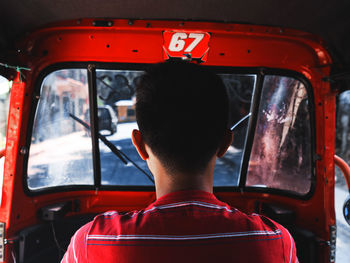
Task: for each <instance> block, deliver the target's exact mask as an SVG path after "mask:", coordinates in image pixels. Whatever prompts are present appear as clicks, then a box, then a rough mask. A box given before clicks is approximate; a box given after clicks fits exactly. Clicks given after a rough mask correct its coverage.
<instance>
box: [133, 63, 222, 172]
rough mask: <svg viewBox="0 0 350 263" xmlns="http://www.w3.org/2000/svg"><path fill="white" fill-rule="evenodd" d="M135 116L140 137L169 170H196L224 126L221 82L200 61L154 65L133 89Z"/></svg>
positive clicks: (214, 147) (212, 150)
mask: <svg viewBox="0 0 350 263" xmlns="http://www.w3.org/2000/svg"><path fill="white" fill-rule="evenodd" d="M136 119H137V124H138V126H139V129H140V132H141V135H142V137H143V139H144V141H145V142H146V144H147V145H148V146H149V147H150V148H151V149H152V152H153V153H154V154H155V155H156V156H157V157H158V158H159V159H160V161H161V162H162V163H163V165H165V167H166V168H167V169H168V170H169V171H180V172H200V171H202V169H204V168H206V166H207V165H208V162H209V160H210V159H211V158H212V157H213V156H214V155H215V153H216V152H217V150H218V148H219V147H220V145H221V144H222V142H223V138H224V135H225V130H226V129H227V121H228V98H227V93H226V89H225V86H224V84H223V82H222V80H221V78H220V77H219V76H217V75H216V74H214V73H213V72H211V70H210V69H209V68H207V67H205V66H199V65H196V64H193V63H189V62H165V63H160V64H156V65H153V66H152V67H150V68H149V69H148V70H147V71H146V72H145V74H144V75H143V76H142V77H141V79H140V82H139V85H138V87H137V89H136Z"/></svg>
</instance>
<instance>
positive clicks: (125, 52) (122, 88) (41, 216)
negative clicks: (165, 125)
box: [0, 0, 350, 263]
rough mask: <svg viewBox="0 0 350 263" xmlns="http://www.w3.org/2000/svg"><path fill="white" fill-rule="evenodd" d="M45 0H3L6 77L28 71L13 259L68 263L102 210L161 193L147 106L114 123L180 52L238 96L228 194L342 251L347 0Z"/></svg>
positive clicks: (223, 194) (3, 258)
mask: <svg viewBox="0 0 350 263" xmlns="http://www.w3.org/2000/svg"><path fill="white" fill-rule="evenodd" d="M34 2H36V3H37V5H34V4H33V3H34ZM34 2H33V1H32V2H31V3H32V4H33V5H31V6H28V5H29V3H24V2H23V1H8V2H6V3H5V2H4V3H1V4H0V10H2V11H3V14H2V16H1V18H0V19H1V21H2V22H3V23H2V25H3V28H0V30H2V31H0V47H1V49H0V63H1V64H0V65H1V66H0V74H1V75H3V76H5V77H6V78H8V79H12V80H13V85H12V88H11V102H10V111H9V121H8V129H7V141H6V150H5V151H0V156H4V157H5V169H4V174H3V178H2V181H3V187H2V188H3V189H2V198H1V206H0V262H7V263H10V262H20V263H23V262H59V260H60V259H61V257H62V255H63V253H64V251H65V249H66V247H67V245H68V243H69V241H70V238H71V236H72V235H73V233H74V232H75V231H76V230H77V229H78V228H79V227H80V226H82V225H83V224H84V223H86V222H88V221H89V220H91V219H92V218H93V217H94V216H95V215H96V214H98V213H101V212H105V211H107V210H117V211H120V212H127V211H130V210H134V209H141V208H143V207H145V206H147V205H148V204H149V203H151V202H152V201H154V200H155V192H154V190H155V189H154V182H153V178H152V175H151V174H150V172H149V170H148V168H147V166H146V164H145V163H144V162H143V161H142V160H141V159H140V158H139V157H138V155H137V153H136V150H134V148H133V146H132V143H131V140H130V133H131V130H132V129H133V128H136V127H137V125H136V123H135V121H134V119H133V118H130V121H128V122H123V123H118V132H117V133H115V132H114V133H115V134H113V136H110V137H105V136H104V135H103V132H101V130H103V129H104V128H106V129H107V130H110V131H111V133H112V132H113V130H114V127H113V124H115V130H116V127H117V120H116V118H114V117H113V116H112V115H113V114H112V112H113V109H110V107H111V106H113V105H116V103H117V102H118V100H127V101H132V99H133V97H134V92H135V90H134V88H133V83H136V82H137V80H138V78H139V76H140V75H141V74H142V73H143V71H144V70H145V69H146V68H147V66H149V65H150V64H153V63H157V62H160V61H165V60H177V59H184V60H189V61H190V62H191V63H200V64H202V65H204V66H206V67H209V68H210V69H211V70H212V71H214V72H215V73H217V74H218V75H219V76H220V77H221V78H222V79H223V81H224V83H225V85H226V88H227V92H228V94H229V97H230V123H231V127H232V130H233V131H234V137H235V138H241V139H240V140H238V139H237V140H236V141H234V142H233V144H232V146H231V147H230V149H229V151H228V153H227V154H226V155H225V157H224V158H222V159H221V160H219V161H218V163H217V166H216V169H215V174H214V191H215V194H216V196H217V197H218V198H219V199H221V200H223V201H225V202H227V203H229V204H230V205H232V206H234V207H237V208H238V209H240V210H242V211H244V212H247V213H252V212H257V213H261V214H264V215H267V216H269V217H271V218H272V219H274V220H276V221H278V222H280V223H281V224H283V225H284V226H286V227H287V228H288V229H289V230H290V232H291V234H292V235H293V237H294V239H295V241H296V246H297V251H298V258H299V260H300V262H334V261H335V251H336V242H335V241H336V218H335V210H334V187H335V179H334V167H335V165H339V166H340V167H341V169H342V171H343V173H344V175H345V177H346V180H347V182H348V186H349V188H350V169H349V167H348V165H347V164H346V163H345V162H344V161H342V159H340V158H338V157H335V155H334V148H335V147H334V143H335V111H336V110H335V101H336V96H337V94H338V93H339V92H340V91H343V90H346V89H349V88H350V86H349V85H348V84H347V80H348V76H349V71H348V70H347V69H348V67H349V66H350V49H348V46H349V45H348V44H349V40H350V39H349V37H348V33H347V32H348V30H345V29H349V27H350V21H349V19H347V17H348V14H347V13H348V10H349V9H348V8H347V6H346V5H347V4H341V3H337V2H338V1H337V2H336V1H334V2H335V3H333V2H327V3H326V4H325V3H324V5H321V3H320V2H319V1H309V2H308V3H304V2H303V1H290V2H291V3H284V4H283V6H280V4H278V5H275V4H273V3H272V2H273V1H269V0H268V1H264V3H260V2H259V1H251V2H249V1H247V2H246V3H242V4H241V5H238V4H237V3H234V1H217V2H215V6H216V7H213V5H212V4H211V1H203V4H201V5H199V4H198V2H197V1H194V0H187V1H178V2H177V1H164V2H159V1H150V2H149V3H147V6H145V7H144V8H143V6H140V5H141V4H142V3H143V2H142V1H137V0H131V1H128V2H127V3H125V1H123V2H122V1H111V0H110V1H102V2H99V3H98V5H97V4H96V5H94V4H93V2H92V3H89V4H87V3H85V2H84V1H80V0H79V1H68V0H64V1H61V2H62V5H60V3H61V2H60V3H56V2H53V1H43V0H36V1H34ZM292 2H293V3H292ZM339 2H340V1H339ZM155 3H157V4H158V5H159V6H152V4H155ZM314 7H317V8H318V11H315V10H314V9H313V8H314ZM26 8H27V9H26ZM253 11H254V12H253ZM29 12H30V14H33V15H29ZM318 13H319V15H317V14H318ZM36 14H40V15H36ZM81 17H86V18H84V19H81ZM100 17H127V18H128V19H112V18H103V19H102V18H100ZM148 18H149V19H148ZM344 18H346V19H344ZM69 19H73V20H69ZM212 20H216V22H209V21H212ZM227 21H241V23H234V22H227ZM330 21H331V22H330ZM48 22H52V23H51V24H47V23H48ZM246 22H249V24H248V23H246ZM290 28H292V29H290ZM293 28H297V29H293ZM298 29H304V30H307V29H310V30H309V31H311V33H307V32H304V31H300V30H298ZM25 31H29V32H30V33H29V34H25V33H24V32H25ZM321 37H323V38H325V40H326V41H328V42H325V41H324V40H322V39H321ZM327 43H328V44H327ZM337 53H338V54H340V56H337V55H336V54H337ZM110 76H119V77H118V78H113V77H110ZM120 80H123V81H124V82H123V83H124V84H123V85H119V84H120V83H119V81H120ZM184 81H186V80H184ZM101 83H102V84H101ZM100 85H102V86H103V87H104V88H102V89H101V88H99V87H102V86H100ZM117 95H118V96H117ZM119 95H120V96H119ZM183 96H186V94H183ZM178 107H181V105H178ZM208 107H210V105H208ZM85 112H88V113H89V114H88V117H86V116H85ZM107 112H108V113H109V114H110V115H111V116H110V121H109V120H108V121H107V122H106V124H105V123H104V122H103V121H101V119H104V117H103V116H104V114H108V113H107ZM206 125H210V119H208V122H207V123H204V124H203V127H201V128H203V129H205V126H206ZM184 128H186V127H184ZM86 129H88V130H90V131H91V132H89V134H88V135H86ZM101 133H102V134H101ZM203 143H205V142H203ZM349 206H350V202H349V199H348V200H347V201H346V203H345V206H344V213H345V218H346V220H347V222H349V209H350V207H349ZM347 242H349V240H347Z"/></svg>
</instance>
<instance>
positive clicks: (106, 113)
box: [97, 105, 118, 135]
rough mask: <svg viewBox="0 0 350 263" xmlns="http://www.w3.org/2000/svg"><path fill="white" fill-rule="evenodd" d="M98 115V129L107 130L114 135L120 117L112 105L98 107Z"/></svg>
mask: <svg viewBox="0 0 350 263" xmlns="http://www.w3.org/2000/svg"><path fill="white" fill-rule="evenodd" d="M97 116H98V129H99V130H100V132H101V131H103V130H107V131H109V132H110V134H109V135H113V134H114V133H116V132H117V127H118V117H117V115H116V114H115V112H114V110H113V109H112V107H111V106H109V105H106V106H104V107H98V108H97Z"/></svg>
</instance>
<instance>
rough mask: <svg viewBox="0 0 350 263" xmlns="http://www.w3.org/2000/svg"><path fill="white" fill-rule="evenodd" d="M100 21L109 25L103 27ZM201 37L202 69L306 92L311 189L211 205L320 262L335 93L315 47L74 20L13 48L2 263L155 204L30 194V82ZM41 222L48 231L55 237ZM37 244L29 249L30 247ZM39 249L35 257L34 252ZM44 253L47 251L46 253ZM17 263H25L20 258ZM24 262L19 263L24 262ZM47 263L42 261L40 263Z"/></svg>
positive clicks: (241, 192)
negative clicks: (275, 226) (286, 237)
mask: <svg viewBox="0 0 350 263" xmlns="http://www.w3.org/2000/svg"><path fill="white" fill-rule="evenodd" d="M109 23H110V24H109ZM164 31H174V32H185V33H186V32H209V34H210V40H209V51H208V52H207V53H206V54H205V57H203V56H202V55H203V54H201V55H198V56H199V58H202V59H203V60H204V61H203V62H202V64H203V65H205V66H219V67H234V68H252V69H255V70H257V71H259V72H264V71H266V72H267V71H269V70H272V71H273V70H286V71H290V72H294V73H296V74H300V75H301V76H303V78H305V79H306V80H307V81H308V82H309V83H310V86H311V87H312V88H313V89H312V93H313V104H314V126H315V129H314V135H315V138H314V144H315V156H314V157H313V158H315V162H314V163H315V167H314V169H315V170H314V175H315V185H316V186H315V187H314V188H313V189H312V191H311V193H310V194H309V195H307V196H306V197H295V196H293V195H290V194H288V193H286V194H279V193H277V194H276V193H274V192H271V191H264V190H261V189H260V190H259V189H252V188H249V187H236V188H230V189H226V190H223V189H216V190H215V191H216V195H217V197H218V198H219V199H221V200H223V201H225V202H227V203H229V204H230V205H232V206H235V207H237V208H239V209H241V210H243V211H245V212H248V213H251V212H259V213H263V214H266V215H268V216H270V217H271V218H273V219H275V220H277V221H280V222H281V223H283V224H284V225H285V226H287V227H288V228H289V229H290V230H291V232H292V234H293V236H294V238H295V240H296V242H297V247H298V251H299V254H298V256H299V258H300V261H301V262H329V258H330V241H331V237H332V230H333V228H332V226H334V225H335V214H334V183H335V182H334V161H333V159H334V133H335V130H334V125H335V95H336V92H335V90H334V89H332V88H331V86H330V83H329V82H328V81H325V80H324V78H325V77H326V76H329V74H330V70H331V68H330V65H331V64H332V59H331V57H330V55H329V53H328V52H327V50H326V49H325V47H324V46H323V44H322V41H321V40H320V39H319V38H318V37H316V36H314V35H312V34H308V33H304V32H300V31H297V30H290V29H284V28H283V29H282V28H279V27H269V26H253V25H241V24H221V23H208V22H182V21H156V20H135V21H130V20H105V19H104V20H97V19H82V20H74V21H73V20H72V21H66V22H62V23H55V24H52V25H51V26H49V27H46V28H43V29H40V30H37V31H35V32H34V33H32V34H30V35H29V36H28V37H26V38H25V39H24V40H23V41H22V42H20V44H19V45H18V47H17V48H18V49H19V50H21V52H20V54H19V55H18V58H19V60H20V64H21V65H28V66H29V67H30V69H31V70H30V71H28V70H21V74H23V75H20V74H19V73H17V76H16V78H15V80H14V84H13V87H12V90H11V105H10V114H9V125H8V127H9V129H8V134H7V146H6V162H5V173H4V184H3V187H4V189H3V196H2V203H1V209H0V221H1V222H3V223H5V225H6V238H7V240H8V244H7V245H6V251H5V262H12V260H13V253H15V254H16V255H15V257H17V258H18V259H19V262H44V261H46V262H49V260H52V258H50V256H51V257H52V256H53V257H54V258H57V257H58V255H57V252H56V251H57V249H56V244H55V240H54V238H53V236H54V235H55V234H56V235H57V239H59V240H61V241H62V240H64V243H66V244H68V242H69V240H70V237H71V236H72V234H73V233H74V231H75V230H76V229H77V228H78V227H79V226H81V225H82V224H83V223H85V222H87V221H88V220H90V219H91V218H92V216H94V215H95V214H97V213H100V212H104V211H107V210H117V211H120V212H126V211H130V210H133V209H141V208H143V207H145V206H146V205H147V204H149V203H151V202H152V201H154V200H155V193H154V189H153V188H148V190H147V189H146V190H145V189H144V190H142V191H133V190H128V189H124V190H122V191H112V190H104V189H100V188H99V187H97V188H96V189H90V190H86V189H84V190H79V188H77V189H73V190H72V189H69V188H67V189H60V190H53V191H51V192H50V191H49V192H47V193H39V194H37V193H31V192H30V191H29V192H28V189H26V187H25V184H24V183H23V180H24V179H23V176H22V175H23V174H24V167H25V165H26V155H27V153H28V148H27V147H26V146H27V145H28V129H30V128H29V127H30V123H31V118H32V116H31V115H30V114H31V112H32V107H33V98H35V95H36V94H35V90H36V86H37V85H38V84H37V83H36V81H37V80H38V79H39V78H40V76H41V75H42V74H43V72H44V71H45V70H46V69H47V68H48V67H50V66H52V65H55V66H57V67H58V68H59V67H60V65H62V64H61V63H65V64H69V63H74V62H79V63H84V65H96V64H98V63H116V62H118V63H128V64H136V65H138V64H140V65H141V64H149V63H157V62H160V61H163V60H164V56H165V55H164V54H165V53H164V49H163V46H164V42H163V41H164V39H163V35H162V32H164ZM51 224H54V225H55V229H56V233H55V234H54V235H47V233H48V232H51V231H52V227H51ZM38 240H39V241H38ZM39 251H40V253H38V252H39ZM52 251H54V252H52ZM25 259H26V260H25ZM28 259H29V260H28ZM50 262H52V261H50Z"/></svg>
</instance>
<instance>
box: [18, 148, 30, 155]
mask: <svg viewBox="0 0 350 263" xmlns="http://www.w3.org/2000/svg"><path fill="white" fill-rule="evenodd" d="M19 152H20V154H22V155H26V154H27V153H28V148H27V147H26V146H22V147H21V149H20V151H19Z"/></svg>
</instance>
